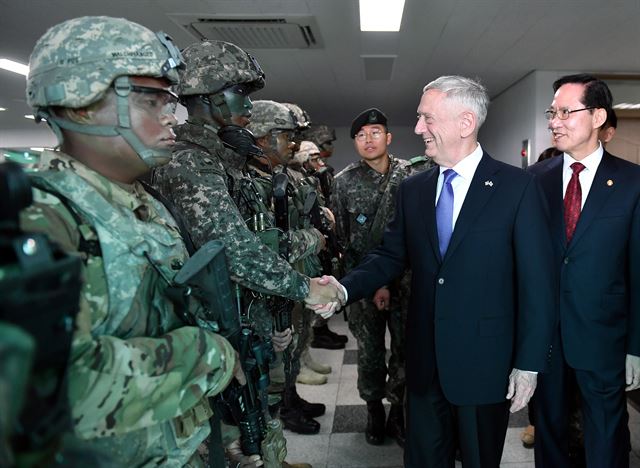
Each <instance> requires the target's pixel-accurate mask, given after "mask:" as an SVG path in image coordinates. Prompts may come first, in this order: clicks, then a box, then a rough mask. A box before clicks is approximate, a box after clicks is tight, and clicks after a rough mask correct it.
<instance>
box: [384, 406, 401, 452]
mask: <svg viewBox="0 0 640 468" xmlns="http://www.w3.org/2000/svg"><path fill="white" fill-rule="evenodd" d="M386 433H387V435H388V436H389V437H391V438H392V439H394V440H395V441H396V442H397V443H398V445H399V446H400V447H402V448H404V441H405V435H404V412H403V409H402V405H391V409H390V410H389V416H388V417H387V428H386Z"/></svg>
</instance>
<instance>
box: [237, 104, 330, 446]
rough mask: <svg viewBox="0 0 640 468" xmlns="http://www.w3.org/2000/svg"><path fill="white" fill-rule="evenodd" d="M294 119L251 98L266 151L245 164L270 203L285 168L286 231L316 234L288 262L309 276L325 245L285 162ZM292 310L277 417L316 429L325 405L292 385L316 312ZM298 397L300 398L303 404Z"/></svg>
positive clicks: (302, 188)
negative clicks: (287, 369)
mask: <svg viewBox="0 0 640 468" xmlns="http://www.w3.org/2000/svg"><path fill="white" fill-rule="evenodd" d="M297 122H298V120H297V118H296V115H295V113H294V112H292V111H291V109H290V108H288V107H287V106H285V105H283V104H281V103H278V102H274V101H267V100H261V101H255V102H254V107H253V115H252V117H251V122H250V123H249V125H248V126H247V129H248V130H250V131H251V132H252V133H253V134H254V135H255V137H256V140H257V144H258V146H259V147H260V148H261V149H262V151H263V153H264V155H263V156H261V157H258V158H253V159H251V160H250V161H249V162H248V166H249V171H250V174H251V175H252V177H253V178H254V180H255V181H256V185H257V186H258V187H259V190H260V193H261V196H262V198H263V199H265V200H268V201H269V202H270V203H271V204H273V203H274V193H273V176H274V175H275V174H279V173H285V174H287V177H288V178H289V179H288V184H287V190H286V192H287V193H286V195H287V199H288V200H287V201H288V203H287V204H288V221H289V233H290V234H295V233H308V234H310V235H311V237H315V238H316V239H317V240H316V241H315V242H314V243H308V244H307V245H304V244H302V245H300V247H299V248H298V249H296V250H300V251H304V254H303V255H302V256H297V257H295V258H292V257H291V256H289V262H290V263H291V264H292V266H293V267H294V268H295V269H296V270H297V271H300V272H302V273H304V274H306V275H309V276H319V275H320V262H319V260H318V257H317V254H318V253H319V252H320V250H321V249H322V248H324V246H325V238H324V236H323V234H322V233H321V232H320V231H318V230H317V229H315V228H314V227H313V226H311V225H310V222H309V215H308V213H305V212H304V201H305V195H306V193H308V192H309V191H312V190H313V189H312V187H310V186H308V185H302V184H300V183H298V184H296V178H295V176H293V175H292V172H293V171H291V170H289V169H288V167H287V163H288V162H289V161H290V160H291V157H292V156H293V150H294V148H295V147H296V145H295V142H294V139H295V135H296V130H297ZM295 242H297V241H296V239H295V238H293V239H292V242H290V243H289V244H288V246H289V247H288V248H289V249H291V248H292V247H293V246H294V243H295ZM292 312H293V321H294V324H295V325H296V327H295V328H296V332H297V336H296V340H295V342H296V343H295V347H294V350H293V353H292V359H291V381H290V382H289V383H288V385H287V386H285V388H284V399H283V405H282V408H281V410H280V418H281V419H282V421H283V423H284V426H285V428H287V429H290V430H292V431H294V432H298V433H302V434H308V433H316V432H317V431H319V430H320V424H319V423H318V422H317V421H315V420H314V419H312V418H314V417H317V416H321V415H322V414H324V412H325V410H326V408H325V405H323V404H320V403H308V402H304V400H302V399H301V398H300V396H299V395H298V393H297V391H296V388H295V381H296V378H297V377H298V375H299V372H300V358H301V355H302V353H303V351H304V349H305V348H306V346H307V345H308V342H309V338H310V331H311V330H310V328H311V319H312V318H313V316H314V315H315V314H314V313H313V312H312V311H309V310H304V307H303V306H302V304H300V303H297V304H295V305H294V306H293V308H292ZM323 377H324V376H323ZM325 379H326V377H325ZM300 401H303V402H304V405H305V408H304V410H303V409H302V407H301V405H300Z"/></svg>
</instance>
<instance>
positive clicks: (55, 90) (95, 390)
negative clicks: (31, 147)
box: [21, 17, 244, 467]
mask: <svg viewBox="0 0 640 468" xmlns="http://www.w3.org/2000/svg"><path fill="white" fill-rule="evenodd" d="M181 62H182V59H181V55H180V53H179V51H178V49H177V48H176V46H175V45H174V44H173V43H172V41H171V39H170V38H169V37H168V36H167V35H165V34H163V33H153V32H152V31H150V30H149V29H147V28H145V27H143V26H140V25H138V24H136V23H132V22H130V21H127V20H124V19H117V18H109V17H83V18H77V19H72V20H68V21H65V22H63V23H60V24H58V25H56V26H54V27H52V28H51V29H50V30H48V31H47V32H46V33H45V34H44V36H42V37H41V38H40V39H39V40H38V42H37V43H36V46H35V48H34V51H33V53H32V55H31V59H30V71H29V76H28V79H27V101H28V103H29V105H30V106H31V107H32V108H33V109H34V114H35V115H36V119H37V120H46V122H47V124H48V125H49V126H50V127H51V129H52V130H53V131H54V133H55V134H56V135H57V137H58V140H59V146H58V148H59V149H58V150H56V151H46V152H45V153H44V154H43V156H42V159H41V167H40V172H38V174H37V176H35V177H34V178H33V183H34V185H35V186H36V187H37V188H36V189H34V191H33V198H34V204H33V205H32V206H31V207H29V208H28V209H26V210H25V211H24V212H23V214H22V218H21V224H22V227H23V229H25V230H26V231H35V232H43V233H46V234H47V235H48V236H49V237H50V239H51V240H52V241H54V242H55V243H57V244H58V245H60V246H61V247H62V249H63V250H65V251H67V252H71V253H73V254H75V255H77V256H79V257H80V258H81V259H82V276H83V280H84V283H83V287H82V290H81V294H80V306H79V312H78V316H77V321H76V329H75V333H74V336H73V342H72V346H71V354H70V360H69V380H68V385H69V392H68V394H69V400H70V404H71V411H72V418H73V422H74V431H75V434H76V435H77V436H78V437H79V438H80V439H83V440H85V441H87V442H89V443H90V445H91V446H92V447H93V448H94V449H96V450H101V451H104V452H106V453H108V454H109V456H110V457H111V458H113V460H114V462H115V463H116V464H117V465H118V466H132V467H133V466H150V465H162V466H167V467H181V466H202V460H200V457H199V456H198V454H197V453H196V449H197V447H198V446H199V445H200V443H201V442H202V441H203V440H204V438H205V437H206V436H207V435H208V434H209V432H210V426H209V421H208V420H209V418H210V416H211V415H212V409H211V407H210V406H209V403H208V400H207V397H210V396H213V395H216V394H217V393H219V392H221V391H222V390H223V389H224V388H225V387H226V386H227V384H228V383H229V382H230V380H231V379H232V378H233V376H234V375H235V376H236V377H238V378H239V380H243V379H244V376H243V375H242V372H241V370H240V369H239V367H238V366H237V360H236V357H235V352H234V350H233V348H232V347H231V345H230V344H229V343H228V342H227V341H226V340H225V339H224V338H222V337H221V336H218V335H216V334H213V333H210V332H207V331H204V330H202V329H199V328H195V327H188V326H183V323H182V322H181V320H180V319H179V318H178V315H177V310H176V308H175V306H174V305H173V303H172V302H170V301H169V300H167V298H166V296H165V291H166V289H167V287H168V286H169V283H170V282H171V279H172V278H173V277H174V276H175V274H176V272H177V270H178V269H180V267H181V265H182V264H183V263H184V262H185V260H186V259H187V252H186V249H185V246H184V243H183V241H182V239H181V236H180V233H179V231H178V229H177V227H176V223H175V221H174V219H173V218H172V217H171V215H170V214H169V213H168V211H167V210H166V208H165V207H164V206H163V205H162V204H161V203H159V202H158V201H157V200H155V199H154V198H153V197H151V196H150V195H149V194H148V193H147V192H146V191H145V189H144V188H143V186H142V185H141V184H140V183H139V182H137V181H136V179H137V178H139V177H141V176H143V175H144V174H146V173H147V172H148V171H149V170H150V169H151V168H152V167H155V166H158V165H160V164H164V163H166V162H167V161H169V159H170V157H171V146H172V145H173V143H174V138H175V135H174V133H173V131H172V126H173V125H174V124H175V123H176V120H175V116H174V111H175V106H176V103H177V97H176V96H175V95H174V94H173V93H172V92H171V85H173V84H175V83H177V81H178V73H177V70H176V68H177V67H179V66H181ZM192 305H193V306H198V305H197V304H192Z"/></svg>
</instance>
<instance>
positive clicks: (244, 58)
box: [177, 41, 265, 96]
mask: <svg viewBox="0 0 640 468" xmlns="http://www.w3.org/2000/svg"><path fill="white" fill-rule="evenodd" d="M182 54H183V56H184V60H185V62H186V65H187V66H186V69H185V70H182V71H181V73H180V85H179V86H178V88H177V90H178V94H179V95H180V96H192V95H199V94H202V95H207V94H216V93H219V92H221V91H223V90H225V89H226V88H229V87H231V86H234V85H238V84H245V85H246V86H247V87H248V89H247V92H249V93H250V92H253V91H256V90H258V89H261V88H263V87H264V79H265V75H264V72H263V71H262V68H260V65H259V64H258V62H257V61H256V59H255V58H254V57H253V56H251V55H250V54H248V53H247V52H245V51H244V50H242V49H241V48H240V47H238V46H237V45H235V44H231V43H230V42H224V41H203V42H198V43H195V44H192V45H190V46H188V47H186V48H185V49H184V50H183V51H182Z"/></svg>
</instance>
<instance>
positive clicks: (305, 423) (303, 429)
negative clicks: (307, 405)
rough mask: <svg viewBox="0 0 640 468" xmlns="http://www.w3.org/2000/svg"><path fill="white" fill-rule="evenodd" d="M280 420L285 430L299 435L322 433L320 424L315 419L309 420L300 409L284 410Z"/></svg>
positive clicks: (281, 411)
mask: <svg viewBox="0 0 640 468" xmlns="http://www.w3.org/2000/svg"><path fill="white" fill-rule="evenodd" d="M280 420H281V421H282V424H283V425H284V428H285V429H289V430H290V431H291V432H295V433H297V434H317V433H318V432H320V423H319V422H318V421H316V420H315V419H310V418H307V417H306V416H305V415H304V414H303V413H302V411H301V410H300V409H299V408H284V407H283V408H282V409H281V410H280Z"/></svg>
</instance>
